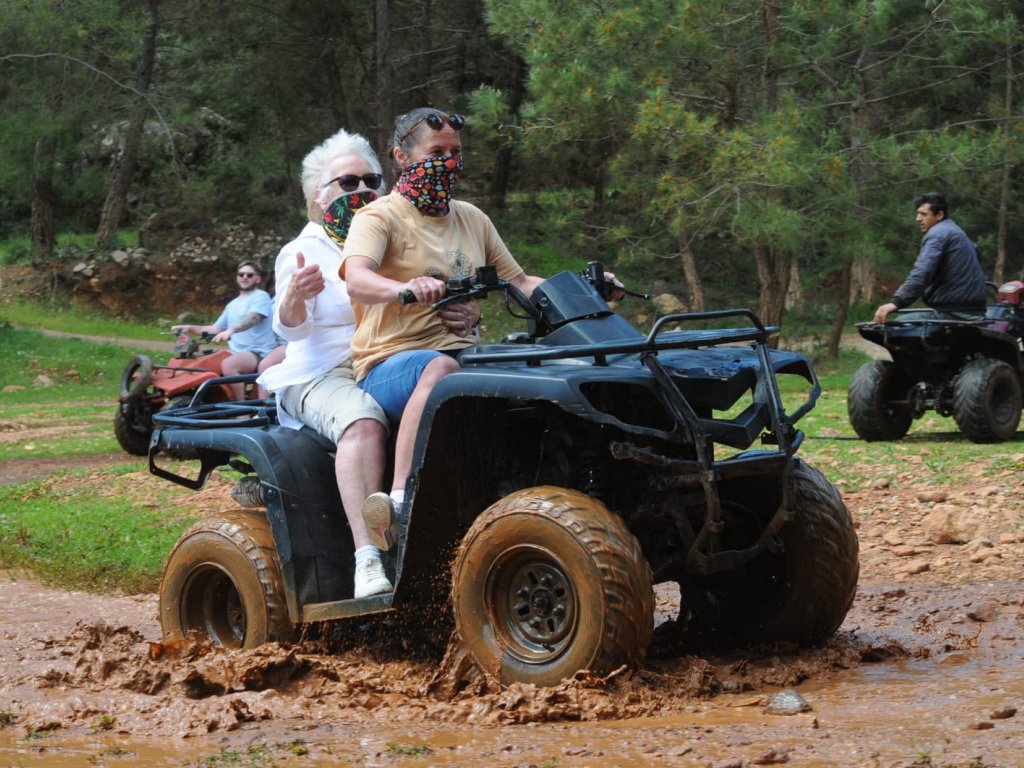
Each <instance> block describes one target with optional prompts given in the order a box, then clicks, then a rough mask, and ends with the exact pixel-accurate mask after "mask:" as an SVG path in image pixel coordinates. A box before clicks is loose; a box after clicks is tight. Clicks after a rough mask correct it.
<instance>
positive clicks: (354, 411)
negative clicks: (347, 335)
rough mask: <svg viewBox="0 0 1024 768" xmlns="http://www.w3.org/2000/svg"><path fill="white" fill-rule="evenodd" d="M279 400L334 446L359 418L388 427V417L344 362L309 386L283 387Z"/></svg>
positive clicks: (292, 413) (285, 407) (350, 366)
mask: <svg viewBox="0 0 1024 768" xmlns="http://www.w3.org/2000/svg"><path fill="white" fill-rule="evenodd" d="M278 397H279V398H280V403H281V405H282V406H283V407H284V409H285V410H286V411H288V413H290V414H291V415H292V416H294V417H295V418H296V419H298V420H299V421H301V422H302V423H303V424H305V425H306V426H308V427H312V428H313V429H315V430H316V431H317V432H319V433H320V434H321V435H323V436H324V437H326V438H328V439H329V440H330V441H331V442H333V443H337V442H338V441H339V440H340V439H341V436H342V435H343V434H344V433H345V430H346V429H348V428H349V426H350V425H351V424H352V423H353V422H355V421H358V420H359V419H373V420H374V421H379V422H380V423H381V424H383V425H384V429H385V430H387V428H388V417H387V416H385V415H384V411H383V410H381V407H380V406H379V405H377V401H376V400H374V399H373V398H372V397H370V396H369V395H368V394H366V393H365V392H363V390H361V389H360V388H359V387H358V386H356V380H355V377H354V376H353V375H352V365H351V363H347V362H346V363H342V364H341V365H339V366H338V367H337V368H334V369H332V370H330V371H328V372H327V373H325V374H324V375H323V376H320V377H318V378H316V379H313V380H312V381H311V382H309V383H308V384H295V385H293V386H290V387H284V388H283V389H282V391H281V392H279V393H278Z"/></svg>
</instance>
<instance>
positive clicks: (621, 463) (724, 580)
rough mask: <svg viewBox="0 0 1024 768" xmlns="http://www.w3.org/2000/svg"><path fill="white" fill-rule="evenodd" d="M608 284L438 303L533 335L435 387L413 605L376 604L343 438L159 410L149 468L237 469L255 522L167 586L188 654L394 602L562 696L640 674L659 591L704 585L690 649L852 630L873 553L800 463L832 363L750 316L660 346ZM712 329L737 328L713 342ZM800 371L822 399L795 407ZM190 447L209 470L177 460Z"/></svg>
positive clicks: (197, 409)
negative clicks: (509, 316) (343, 494)
mask: <svg viewBox="0 0 1024 768" xmlns="http://www.w3.org/2000/svg"><path fill="white" fill-rule="evenodd" d="M603 275H604V272H603V269H602V268H601V267H600V265H598V264H592V265H591V266H590V268H589V269H588V270H587V271H586V272H585V273H576V272H572V271H567V272H563V273H561V274H559V275H556V276H554V277H552V278H551V279H549V280H547V281H546V282H545V283H543V284H542V285H541V286H539V287H538V288H537V289H536V290H535V291H534V292H533V294H532V296H530V297H529V298H527V297H526V296H524V295H523V294H522V293H520V292H519V291H517V290H516V289H515V287H514V286H512V285H510V284H508V283H506V282H504V281H502V280H500V279H498V277H497V274H496V273H495V272H494V270H493V269H489V268H484V269H481V270H478V272H477V274H476V276H475V277H473V278H461V279H458V280H453V281H452V282H451V283H450V284H449V296H448V297H447V298H445V299H444V300H443V301H442V302H439V304H437V305H435V306H443V305H444V304H445V303H447V302H454V301H461V300H465V299H467V298H473V299H483V298H484V297H486V296H488V295H490V294H494V293H497V294H501V295H503V296H504V297H505V301H506V305H507V306H509V309H510V311H513V310H514V311H515V312H518V313H521V314H519V315H518V316H520V317H522V318H523V319H525V320H526V323H527V331H526V333H523V334H520V335H517V336H515V337H512V338H507V339H506V340H505V341H503V342H502V343H500V344H482V345H479V346H475V347H470V348H468V349H466V350H464V351H463V353H462V355H461V362H462V365H463V367H462V369H461V370H459V371H458V372H455V373H452V374H450V375H448V376H446V377H445V378H444V379H443V380H442V381H441V382H439V383H438V384H437V386H436V387H435V389H434V391H433V393H432V394H431V397H430V400H429V403H428V405H427V408H426V410H425V412H424V415H423V420H422V424H421V425H420V430H419V435H418V438H417V443H416V448H415V456H414V461H413V466H412V473H411V475H410V478H409V482H408V485H407V486H406V493H407V496H406V503H405V508H404V510H403V511H402V514H401V515H400V516H399V519H398V520H397V521H396V524H395V530H394V533H395V540H396V544H395V547H394V548H392V549H391V550H390V551H389V552H388V553H387V561H388V562H387V568H388V571H389V574H388V575H389V577H390V578H391V580H392V583H393V584H395V591H394V593H391V594H386V595H377V596H373V597H368V598H364V599H359V600H356V599H352V590H353V584H352V574H353V565H354V564H353V551H352V548H353V545H352V539H351V536H350V535H349V533H348V532H347V531H346V524H345V517H344V515H343V513H342V509H341V502H340V500H339V497H338V491H337V487H336V480H335V477H334V464H333V457H332V455H331V454H330V453H329V451H330V449H331V448H332V446H330V445H329V444H328V443H327V441H325V440H324V439H323V438H320V437H319V436H318V435H316V434H315V433H312V432H311V431H308V430H303V431H296V430H291V429H285V428H282V427H279V426H277V425H276V423H275V417H274V412H273V408H272V407H269V406H265V405H259V404H256V405H253V404H249V403H222V404H211V405H194V404H193V406H191V407H189V408H184V409H178V410H176V411H171V412H167V413H162V414H157V416H156V419H157V421H158V423H159V424H160V425H162V426H161V427H160V428H159V429H158V430H157V431H156V433H155V434H154V437H153V442H152V445H151V447H150V470H151V471H152V472H153V473H154V474H156V475H157V476H159V477H163V478H166V479H168V480H172V481H174V482H177V483H180V484H182V485H186V486H188V487H191V488H196V489H198V488H200V487H202V486H203V484H204V483H205V481H206V480H207V478H208V477H209V476H210V473H211V472H212V471H213V470H214V469H216V468H218V467H223V466H229V467H232V468H234V469H236V470H237V471H239V472H241V473H243V475H244V476H243V477H242V478H241V480H240V481H239V483H238V485H237V486H236V487H235V490H234V496H235V498H236V500H238V501H239V502H240V503H241V504H242V505H243V506H247V507H250V510H247V511H241V510H240V511H237V512H234V513H228V514H221V515H218V516H217V517H214V518H210V519H207V520H204V521H202V522H199V523H197V524H196V525H194V526H193V527H192V528H190V529H189V530H188V531H186V532H185V534H184V535H183V536H182V538H181V539H180V540H179V541H178V543H177V545H176V546H175V548H174V550H173V551H172V552H171V555H170V557H169V559H168V561H167V564H166V567H165V570H164V574H163V578H162V582H161V586H160V616H161V622H162V625H163V630H164V633H165V637H167V638H168V639H175V638H178V637H180V636H181V635H183V634H184V635H188V634H190V633H194V634H198V635H200V636H206V637H208V638H211V639H212V640H213V641H214V642H216V643H219V644H222V645H224V646H229V647H239V646H242V647H251V646H255V645H258V644H260V643H263V642H266V641H271V640H284V639H288V638H290V637H291V636H292V634H293V631H294V628H296V627H297V626H299V625H303V624H305V623H307V622H315V621H324V620H335V619H343V618H345V617H353V616H362V615H365V614H370V613H375V612H383V611H394V612H404V613H406V614H415V615H416V616H417V623H419V624H423V623H429V622H433V623H435V624H436V625H437V626H439V627H444V626H447V627H449V628H450V626H451V624H450V620H451V614H454V624H455V628H456V630H457V633H458V637H459V639H460V640H461V642H462V644H463V647H464V648H465V649H466V650H467V651H468V652H469V654H470V655H471V656H472V658H473V659H474V660H475V662H476V663H477V664H478V665H479V667H480V668H481V669H483V670H485V671H486V672H487V673H489V674H490V675H493V676H494V677H495V678H497V679H498V680H500V681H503V682H511V681H521V682H528V683H535V684H538V685H550V684H554V683H556V682H558V681H559V680H561V679H562V678H564V677H566V676H571V675H572V674H574V673H575V672H576V671H578V670H580V669H590V670H592V671H594V672H597V673H607V672H608V671H610V670H613V669H615V668H616V667H617V666H619V665H621V664H630V663H636V662H638V661H639V660H640V659H642V658H643V656H644V654H645V651H646V649H647V646H648V643H649V641H650V639H651V635H652V630H653V623H654V621H653V613H654V595H653V589H652V585H653V584H655V583H659V582H666V581H674V582H677V583H678V585H679V587H680V591H681V595H682V607H681V610H680V615H679V618H678V620H677V621H675V622H674V623H673V624H671V625H669V626H671V627H673V628H674V629H677V630H678V631H679V632H680V633H681V639H682V640H683V641H686V640H692V641H693V642H694V643H703V644H707V643H714V644H718V645H721V644H728V645H743V644H761V643H773V642H776V641H794V642H798V643H815V642H820V641H823V640H824V639H826V638H828V637H829V636H830V635H832V633H834V632H835V631H836V629H837V628H838V627H839V625H840V624H841V623H842V621H843V619H844V617H845V616H846V613H847V610H848V609H849V607H850V604H851V602H852V600H853V596H854V591H855V589H856V586H857V577H858V572H859V564H858V559H857V551H858V543H857V536H856V534H855V532H854V529H853V524H852V521H851V518H850V513H849V512H848V510H847V509H846V507H845V506H844V504H843V502H842V500H841V499H840V496H839V493H838V492H837V491H836V489H835V488H834V487H833V486H832V485H831V484H830V483H829V482H828V481H827V480H826V479H825V478H824V476H823V475H822V474H821V473H820V472H819V471H818V470H816V469H813V468H811V467H810V466H808V465H807V464H805V463H804V462H803V461H801V460H800V459H798V458H797V457H796V456H795V454H796V451H797V449H798V448H799V447H800V444H801V442H802V441H803V433H802V432H801V431H800V430H799V429H797V428H796V426H795V425H796V422H797V421H798V420H799V419H800V418H801V417H802V416H804V415H805V414H806V413H807V412H808V411H810V410H811V408H812V407H813V406H814V403H815V401H816V400H817V398H818V395H819V394H820V387H819V385H818V381H817V378H816V376H815V374H814V371H813V369H812V367H811V364H810V362H809V361H808V360H807V358H805V357H804V356H803V355H798V354H794V353H789V352H782V351H778V350H773V349H770V348H769V345H768V343H767V342H768V340H769V337H770V336H771V335H772V334H775V333H777V332H778V329H777V328H774V327H765V326H763V325H762V324H761V322H760V320H758V318H757V317H756V316H755V315H754V314H753V313H752V312H750V311H749V310H745V309H737V310H726V311H717V312H701V313H686V314H675V315H670V316H667V317H662V318H660V319H659V320H658V321H657V322H656V323H655V324H654V327H653V328H652V329H651V331H650V332H649V333H647V334H646V335H645V334H642V333H640V332H639V331H638V330H636V329H635V328H634V327H633V326H632V325H630V324H629V323H628V322H627V321H626V320H625V319H623V318H622V317H620V316H619V315H616V314H615V313H614V312H613V311H612V309H611V308H610V307H609V306H608V304H607V303H606V301H605V298H603V296H608V295H610V291H611V290H612V288H613V287H612V286H610V285H609V284H608V283H606V282H605V281H604V278H603ZM709 321H714V322H715V323H718V324H720V325H722V324H724V325H729V324H732V325H735V326H736V327H726V328H721V327H719V328H714V329H711V330H708V329H701V328H698V327H695V326H697V325H698V324H702V323H703V324H706V323H708V322H709ZM680 324H682V325H684V326H687V327H689V329H688V330H675V331H673V330H670V327H671V326H677V325H680ZM780 374H786V375H787V378H788V379H789V380H791V381H793V382H795V383H796V384H797V385H799V386H798V392H797V394H796V395H790V394H787V398H789V397H791V396H792V397H793V398H794V399H795V400H796V407H795V409H794V410H792V411H791V412H788V411H787V409H786V407H785V406H784V402H783V396H782V394H781V392H780V387H779V380H778V377H779V375H780ZM786 391H787V393H790V392H791V389H789V388H787V390H786ZM200 400H201V398H199V397H197V399H196V401H194V403H195V402H199V401H200ZM240 416H241V417H243V418H241V419H240V418H239V417H240ZM245 417H248V418H245ZM755 443H760V445H759V446H755ZM184 448H188V449H191V450H194V451H195V454H196V455H197V457H198V461H199V463H200V467H199V470H198V476H197V477H195V478H194V479H190V478H187V477H185V476H183V475H179V474H176V473H175V472H174V471H171V470H169V469H168V468H166V467H161V466H158V465H157V463H156V461H155V460H156V458H158V457H159V456H160V454H162V453H163V452H166V451H168V450H171V451H174V450H179V451H180V450H181V449H184ZM449 611H450V613H449ZM670 644H671V643H670ZM674 647H680V648H682V647H688V646H686V645H685V643H681V644H678V645H675V646H674ZM691 647H692V646H691Z"/></svg>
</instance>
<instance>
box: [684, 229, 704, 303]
mask: <svg viewBox="0 0 1024 768" xmlns="http://www.w3.org/2000/svg"><path fill="white" fill-rule="evenodd" d="M679 259H680V261H681V262H682V264H683V277H684V278H686V285H687V286H688V287H689V289H690V300H689V302H687V304H688V308H689V310H690V311H691V312H703V311H704V307H705V306H706V305H707V301H706V299H705V295H704V283H703V282H702V281H701V279H700V272H698V271H697V259H696V258H695V257H694V255H693V248H692V247H691V245H690V241H689V240H684V241H683V243H682V246H681V247H680V249H679Z"/></svg>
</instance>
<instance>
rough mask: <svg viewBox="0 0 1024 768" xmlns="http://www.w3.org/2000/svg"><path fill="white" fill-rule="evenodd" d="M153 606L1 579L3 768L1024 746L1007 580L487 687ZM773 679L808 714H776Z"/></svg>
mask: <svg viewBox="0 0 1024 768" xmlns="http://www.w3.org/2000/svg"><path fill="white" fill-rule="evenodd" d="M671 599H672V596H671V593H670V594H669V596H668V597H667V598H664V596H663V599H662V600H661V601H659V605H661V606H662V608H667V609H671V608H672V607H673V606H672V603H671ZM155 614H156V606H155V600H154V598H152V597H149V596H147V597H143V598H109V597H108V598H102V597H97V596H94V595H83V594H76V593H64V592H55V591H51V590H47V589H45V588H42V587H40V586H38V585H36V584H33V583H32V582H27V581H12V580H9V579H5V580H4V581H3V582H2V583H0V651H2V655H0V659H2V661H0V716H2V718H3V720H4V722H5V724H6V727H0V756H4V757H8V758H11V759H15V756H17V757H16V759H17V760H18V761H19V762H18V763H17V764H21V765H47V766H55V765H60V764H62V763H61V762H59V761H57V756H58V755H63V756H64V757H67V758H68V759H69V760H71V757H72V756H74V755H77V756H79V757H78V759H79V762H78V763H74V761H73V760H72V761H71V762H68V763H63V764H68V765H70V764H79V765H81V764H83V763H82V762H81V755H82V754H85V753H88V754H91V755H93V756H94V757H95V756H96V755H97V754H99V753H100V752H102V751H103V750H110V749H112V748H113V747H112V746H111V744H112V743H114V741H111V740H115V741H116V743H117V744H122V745H123V744H134V745H135V746H134V747H133V748H132V750H133V751H134V753H135V754H136V755H137V756H141V755H142V754H144V753H145V754H147V755H149V757H147V758H146V761H145V762H135V764H145V765H158V764H164V763H160V762H159V760H163V759H166V760H168V761H169V762H167V763H166V764H168V765H171V764H175V765H181V761H182V759H183V756H185V757H194V756H196V755H197V754H199V753H205V754H210V753H213V752H216V751H217V750H218V749H231V750H243V751H244V750H247V749H251V748H253V746H254V745H259V746H260V748H261V749H262V748H266V749H272V750H273V749H277V750H278V751H279V752H281V750H282V749H283V748H282V747H280V745H282V744H292V745H294V743H295V742H296V739H300V740H301V741H302V743H303V744H304V745H305V746H303V747H302V748H301V749H302V750H305V752H306V754H305V755H304V762H303V764H312V765H315V764H320V763H319V762H318V761H319V760H321V759H323V760H325V762H324V763H323V764H331V762H332V760H333V761H335V762H334V764H336V760H337V759H340V758H341V757H342V756H343V755H344V756H345V759H350V760H351V759H356V758H359V759H363V760H369V761H370V762H371V763H373V764H383V763H386V764H389V765H392V764H396V765H401V764H403V763H404V762H405V761H406V760H410V761H412V760H414V757H415V756H414V755H412V753H413V752H416V751H417V750H421V748H422V750H429V753H428V752H422V751H421V752H420V754H419V757H420V758H426V759H427V762H426V763H425V764H428V765H434V764H445V765H480V764H483V762H486V763H488V764H495V765H523V766H526V765H530V764H531V762H532V764H535V765H542V764H544V762H545V761H548V760H554V761H555V762H554V763H551V764H557V765H559V766H565V765H594V766H601V765H624V764H630V761H632V760H635V761H638V763H639V762H640V761H644V762H650V761H651V760H656V762H658V763H659V764H671V765H707V764H712V765H718V764H722V765H726V764H735V765H768V764H775V763H779V764H781V763H782V762H786V761H788V760H790V759H795V758H796V757H797V756H801V760H800V762H799V764H801V765H872V764H874V765H901V764H905V765H910V764H911V763H910V762H909V760H911V759H912V758H913V756H914V755H915V754H917V753H918V752H920V751H921V750H922V749H924V748H927V749H930V750H934V753H935V754H936V755H938V754H942V755H944V756H945V757H944V759H946V761H947V762H946V763H936V764H937V765H938V764H942V765H947V764H949V765H956V763H955V762H951V761H955V760H957V759H961V758H962V759H963V761H964V762H963V763H962V764H963V765H965V766H966V765H967V764H968V763H967V762H966V761H967V760H970V759H974V758H975V757H978V756H979V755H982V756H986V757H985V759H986V760H989V761H990V762H987V763H983V764H985V765H993V766H994V765H1000V764H1002V765H1013V764H1014V762H1013V760H1011V759H1009V758H1008V757H1007V756H1008V755H1012V754H1016V752H1015V750H1014V749H1012V748H1011V747H1013V746H1015V745H1016V744H1017V743H1022V742H1021V740H1022V739H1024V718H1021V717H1018V716H1015V714H1016V713H1015V712H1014V713H1013V714H1007V713H1009V712H1010V711H1011V710H1015V709H1016V708H1018V707H1021V704H1022V702H1024V683H1022V682H1021V681H1022V678H1024V676H1022V675H1021V674H1020V673H1021V671H1022V670H1024V651H1022V649H1024V643H1022V642H1021V640H1022V639H1024V608H1022V605H1021V602H1020V597H1019V592H1018V591H1017V588H1016V587H1015V586H1014V585H1012V584H984V585H972V586H970V587H963V586H961V587H945V588H941V587H936V588H925V589H921V590H910V589H907V588H904V587H900V586H895V587H882V588H872V589H869V590H865V591H862V593H861V594H860V595H859V596H858V598H857V601H856V603H855V606H854V610H853V611H852V612H851V614H850V619H849V620H848V622H847V624H846V625H845V626H844V629H843V631H842V632H841V633H840V634H839V635H838V636H837V637H836V638H834V639H833V640H832V641H831V642H830V643H828V644H827V645H826V646H825V647H823V648H819V649H812V650H810V651H808V650H806V649H804V650H800V649H797V648H778V647H777V648H772V649H765V650H763V651H761V652H758V653H733V654H726V655H720V656H700V657H698V656H693V655H683V656H680V655H676V654H675V651H674V650H673V649H672V648H670V647H668V648H666V647H662V646H659V645H658V644H657V643H656V644H655V645H654V647H653V648H652V652H651V654H650V656H649V658H648V661H647V663H646V664H645V666H644V668H642V669H640V670H637V671H632V672H630V671H627V670H618V671H616V672H614V673H612V674H611V675H608V676H607V677H595V676H591V675H587V674H585V673H581V674H579V675H577V676H576V677H574V678H573V679H571V680H566V681H564V682H563V683H562V684H561V685H559V686H557V687H555V688H547V689H537V688H534V687H532V686H521V685H514V686H510V687H507V688H501V687H498V686H495V685H494V684H493V683H491V682H490V681H488V680H487V679H486V678H484V677H483V676H481V675H479V674H478V673H477V672H476V671H475V670H474V669H473V667H472V665H471V664H468V663H467V661H466V660H465V659H464V658H461V657H460V655H459V654H458V653H457V652H449V654H448V655H447V656H446V658H445V662H444V663H443V664H441V665H438V663H437V659H413V660H409V659H399V658H395V657H394V655H393V654H394V653H395V651H394V650H393V648H387V647H381V646H379V645H377V644H374V643H373V642H372V638H373V637H375V635H376V633H375V632H372V631H368V630H367V629H366V627H365V625H356V626H353V627H351V628H349V629H350V633H349V643H348V644H349V645H350V648H349V649H347V650H345V651H343V652H341V653H339V654H337V655H328V654H325V653H323V652H322V650H323V649H322V643H321V644H319V645H318V644H317V643H312V642H307V643H305V644H304V645H300V646H281V645H268V646H265V647H262V648H259V649H255V650H251V651H235V652H230V653H225V652H220V651H215V650H213V649H210V648H206V647H202V646H185V647H181V648H171V647H166V646H163V645H161V644H160V643H159V636H158V631H159V630H158V627H157V625H156V617H155ZM83 616H90V617H94V618H89V619H83V618H81V617H83ZM95 617H100V618H95ZM360 633H364V634H365V635H366V637H367V643H366V644H362V643H361V642H360V640H359V635H360ZM784 689H790V690H792V689H798V691H799V694H800V695H801V696H802V697H804V699H806V701H807V703H808V705H809V706H810V708H811V709H810V711H808V712H803V713H800V714H796V715H793V716H788V717H787V716H783V715H778V714H771V713H770V712H769V704H770V703H771V697H772V696H773V695H774V694H776V693H777V692H778V691H779V690H784ZM1000 713H1002V715H1003V716H1002V717H995V715H997V714H1000ZM986 723H987V724H988V725H985V724H986ZM496 726H502V727H496ZM901 731H902V733H901ZM883 732H884V734H885V735H884V736H880V735H879V734H880V733H883ZM115 737H116V738H115ZM154 740H159V741H157V742H154ZM155 743H163V744H165V746H166V750H165V751H163V752H161V751H160V750H159V749H157V750H155V751H154V749H153V746H154V744H155ZM275 745H277V746H275ZM40 746H45V749H44V750H43V751H38V748H39V747H40ZM121 748H124V749H126V750H127V749H128V748H127V747H118V749H121ZM32 750H36V751H32ZM132 750H128V751H132ZM140 750H141V751H140ZM324 750H326V752H325V751H324ZM283 754H286V755H287V754H288V752H287V750H284V752H283ZM161 755H162V757H161ZM872 755H874V756H875V757H872ZM1001 755H1002V757H1000V756H1001ZM431 756H432V757H431ZM627 758H628V759H627ZM732 758H735V760H739V762H733V763H729V762H727V761H728V760H729V759H732ZM61 759H64V758H63V757H62V758H61ZM138 759H141V757H137V758H135V760H138ZM1013 759H1016V758H1013ZM172 760H173V761H176V762H173V761H172ZM872 760H874V761H875V762H874V763H872V762H871V761H872ZM901 760H902V761H906V762H902V763H901V762H899V761H901ZM481 761H483V762H481ZM701 761H703V762H701ZM720 761H726V762H720ZM129 762H132V761H131V760H130V761H129ZM409 764H410V765H411V764H413V763H412V762H410V763H409ZM417 764H420V765H422V764H424V763H423V762H422V761H420V762H418V763H417Z"/></svg>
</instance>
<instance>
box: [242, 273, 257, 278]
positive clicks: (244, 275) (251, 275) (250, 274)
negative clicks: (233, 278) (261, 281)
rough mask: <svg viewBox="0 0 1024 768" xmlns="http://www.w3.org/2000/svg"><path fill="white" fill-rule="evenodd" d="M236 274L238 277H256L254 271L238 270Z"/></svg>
mask: <svg viewBox="0 0 1024 768" xmlns="http://www.w3.org/2000/svg"><path fill="white" fill-rule="evenodd" d="M238 276H239V277H256V273H255V272H239V273H238Z"/></svg>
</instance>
